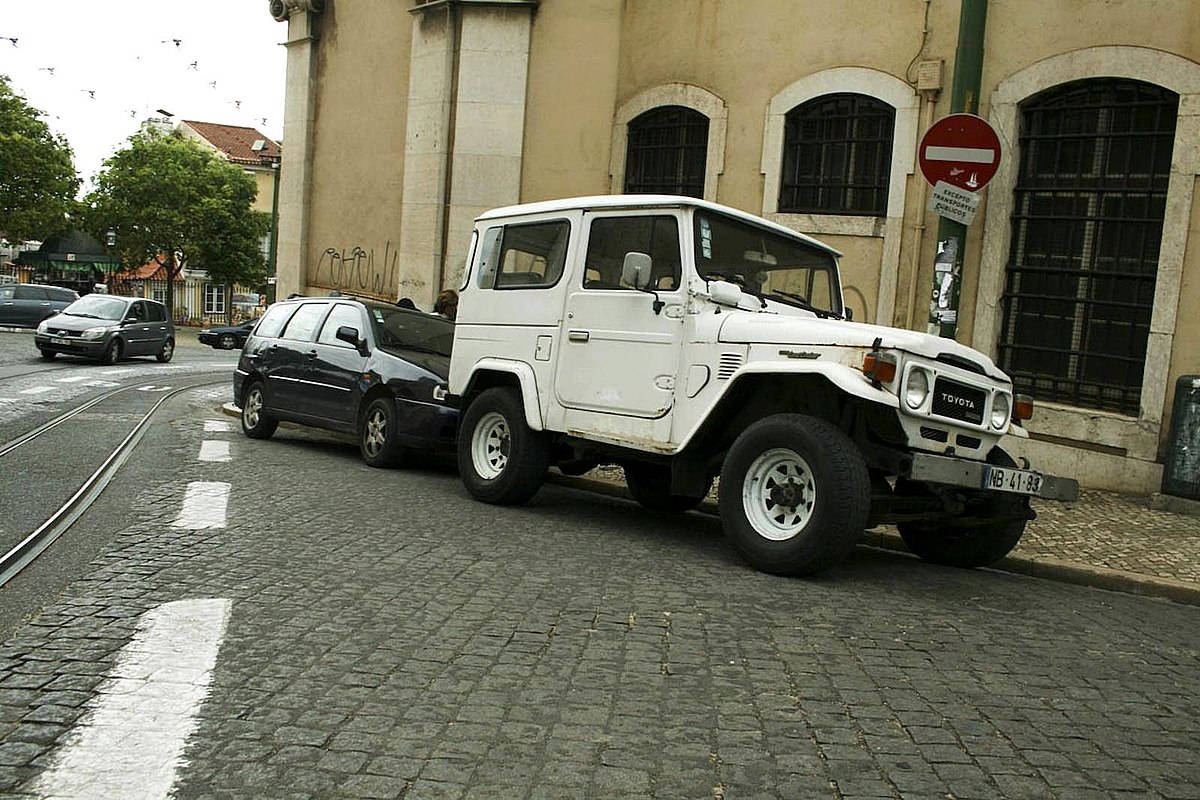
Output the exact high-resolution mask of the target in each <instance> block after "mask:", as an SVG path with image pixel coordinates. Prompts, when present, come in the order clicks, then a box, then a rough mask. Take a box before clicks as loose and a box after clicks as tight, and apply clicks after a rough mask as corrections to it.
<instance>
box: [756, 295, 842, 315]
mask: <svg viewBox="0 0 1200 800" xmlns="http://www.w3.org/2000/svg"><path fill="white" fill-rule="evenodd" d="M771 294H772V295H779V296H780V297H786V298H788V299H789V300H794V301H795V302H796V303H797V304H798V305H799V306H800V307H801V308H803V309H804V310H805V311H811V312H812V313H814V314H816V315H817V316H818V317H820V318H821V319H841V317H839V316H838V315H837V314H834V313H833V312H832V311H826V310H825V309H823V308H817V307H816V306H814V305H813V304H812V303H810V302H809V301H808V298H807V297H805V296H804V295H802V294H794V293H793V292H785V291H783V290H782V289H772V290H771Z"/></svg>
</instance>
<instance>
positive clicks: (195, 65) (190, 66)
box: [188, 61, 200, 72]
mask: <svg viewBox="0 0 1200 800" xmlns="http://www.w3.org/2000/svg"><path fill="white" fill-rule="evenodd" d="M188 69H190V70H191V71H192V72H196V71H197V70H199V69H200V66H199V62H197V61H193V62H192V63H190V64H188Z"/></svg>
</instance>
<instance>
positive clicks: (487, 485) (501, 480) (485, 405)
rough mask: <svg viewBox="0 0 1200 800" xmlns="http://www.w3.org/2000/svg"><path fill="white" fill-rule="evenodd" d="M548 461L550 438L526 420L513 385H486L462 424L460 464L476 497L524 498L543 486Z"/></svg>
mask: <svg viewBox="0 0 1200 800" xmlns="http://www.w3.org/2000/svg"><path fill="white" fill-rule="evenodd" d="M549 465H550V444H549V441H548V439H547V437H546V435H545V434H544V433H542V432H541V431H535V430H532V429H531V428H530V427H529V426H528V425H527V424H525V408H524V406H523V405H522V404H521V398H520V396H519V395H518V394H517V393H516V392H515V391H514V390H513V389H509V388H506V387H495V388H492V389H487V390H486V391H484V392H481V393H480V394H479V396H478V397H476V398H475V399H474V400H472V401H471V404H470V405H469V406H468V407H467V412H466V414H464V415H463V420H462V426H461V428H460V430H459V436H458V469H459V473H460V474H461V475H462V480H463V484H464V485H465V486H466V487H467V491H468V492H470V493H471V496H472V497H474V498H475V499H476V500H482V501H483V502H485V503H495V504H497V505H516V504H519V503H524V502H525V501H526V500H528V499H529V498H531V497H533V496H534V494H536V493H537V490H538V489H540V488H541V486H542V482H543V481H544V480H545V477H546V469H547V468H548V467H549Z"/></svg>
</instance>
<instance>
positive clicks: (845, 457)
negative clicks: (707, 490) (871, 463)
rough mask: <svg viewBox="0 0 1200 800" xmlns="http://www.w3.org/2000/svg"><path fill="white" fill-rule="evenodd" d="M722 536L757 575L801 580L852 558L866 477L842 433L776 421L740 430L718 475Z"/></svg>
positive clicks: (797, 417)
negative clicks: (758, 573) (770, 573)
mask: <svg viewBox="0 0 1200 800" xmlns="http://www.w3.org/2000/svg"><path fill="white" fill-rule="evenodd" d="M719 505H720V509H721V522H722V525H723V527H724V529H725V534H726V535H727V536H728V537H729V538H730V539H731V540H732V541H733V543H734V545H735V546H736V547H737V548H738V550H740V551H741V552H742V555H743V556H745V557H746V560H747V561H749V562H750V564H751V565H753V566H754V567H755V568H757V569H760V570H763V571H764V572H775V573H781V574H788V575H806V574H811V573H814V572H819V571H821V570H823V569H827V568H829V567H832V566H834V565H835V564H838V563H839V562H841V561H843V560H844V559H845V558H846V557H847V556H849V555H850V553H851V551H853V550H854V546H855V545H856V544H857V543H858V540H859V538H860V537H861V536H862V532H863V529H864V528H865V527H866V523H867V516H868V513H869V511H870V506H871V478H870V474H869V473H868V472H867V465H866V462H865V461H864V460H863V457H862V455H861V454H860V453H859V452H858V449H857V448H856V447H855V446H854V442H852V441H851V440H850V438H849V437H848V436H846V434H844V433H843V432H842V431H841V430H840V429H838V428H836V427H835V426H833V425H831V424H830V423H828V422H826V421H825V420H823V419H819V418H817V417H810V416H806V415H803V414H776V415H774V416H771V417H767V418H766V419H763V420H760V421H758V422H756V423H754V424H753V425H751V426H750V427H748V428H746V430H745V431H743V432H742V434H741V435H740V436H738V438H737V439H736V440H735V441H734V443H733V446H732V447H730V449H729V453H728V454H727V455H726V457H725V464H724V467H723V469H722V470H721V488H720V501H719Z"/></svg>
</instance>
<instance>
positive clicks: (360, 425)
mask: <svg viewBox="0 0 1200 800" xmlns="http://www.w3.org/2000/svg"><path fill="white" fill-rule="evenodd" d="M453 341H454V323H452V322H450V321H449V320H446V319H443V318H441V317H438V316H434V315H432V314H425V313H423V312H420V311H412V310H408V309H404V308H400V307H398V306H394V305H386V304H383V303H377V302H373V301H367V300H358V299H355V298H349V297H340V296H339V297H322V298H315V297H306V298H297V299H295V300H286V301H283V302H279V303H276V304H275V305H273V306H271V307H270V308H269V309H267V313H266V314H264V315H263V316H262V319H261V320H259V323H258V327H257V328H255V329H254V332H253V333H252V334H251V336H250V338H249V339H247V340H246V345H245V347H244V348H243V349H242V356H241V358H240V359H239V360H238V366H237V369H236V370H235V371H234V375H233V396H234V398H236V400H237V402H238V404H239V405H241V407H242V431H243V432H244V433H245V434H246V435H247V436H249V437H251V438H253V439H265V438H267V437H268V436H270V435H271V434H272V433H274V432H275V426H276V424H277V423H278V422H279V421H280V420H289V421H292V422H299V423H302V424H305V425H313V426H317V427H322V428H331V429H333V430H340V431H346V432H352V433H356V434H357V435H358V440H359V450H360V451H361V452H362V457H363V460H365V461H366V462H367V463H368V464H370V465H371V466H373V467H384V466H391V465H393V464H396V463H398V462H399V461H400V459H401V457H402V455H403V453H404V451H405V450H409V449H414V450H426V451H441V452H449V451H451V450H452V449H453V447H454V438H455V430H456V428H457V426H458V410H457V409H456V408H455V407H454V406H453V405H452V404H451V403H449V402H448V396H447V392H446V378H447V375H448V374H449V369H450V346H451V344H452V343H453Z"/></svg>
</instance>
